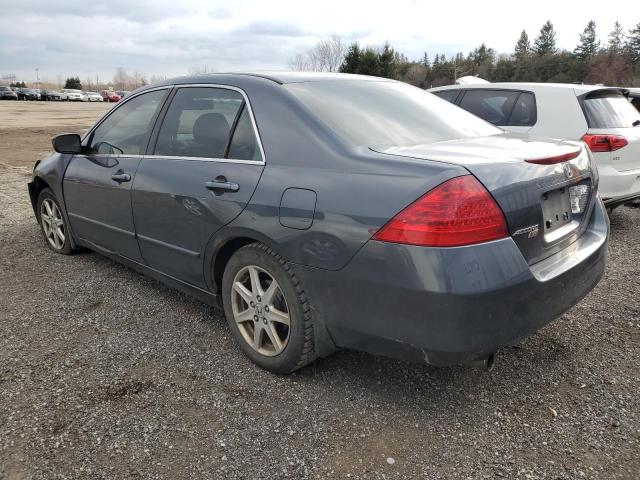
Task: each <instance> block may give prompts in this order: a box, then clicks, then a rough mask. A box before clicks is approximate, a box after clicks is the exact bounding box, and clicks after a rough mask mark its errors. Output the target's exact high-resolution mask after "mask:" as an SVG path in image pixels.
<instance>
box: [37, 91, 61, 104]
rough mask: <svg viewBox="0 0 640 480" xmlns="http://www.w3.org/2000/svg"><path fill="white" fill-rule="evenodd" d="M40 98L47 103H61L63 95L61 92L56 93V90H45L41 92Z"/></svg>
mask: <svg viewBox="0 0 640 480" xmlns="http://www.w3.org/2000/svg"><path fill="white" fill-rule="evenodd" d="M40 98H41V99H42V100H47V101H60V100H62V95H61V94H60V92H56V91H55V90H46V89H45V90H42V91H41V92H40Z"/></svg>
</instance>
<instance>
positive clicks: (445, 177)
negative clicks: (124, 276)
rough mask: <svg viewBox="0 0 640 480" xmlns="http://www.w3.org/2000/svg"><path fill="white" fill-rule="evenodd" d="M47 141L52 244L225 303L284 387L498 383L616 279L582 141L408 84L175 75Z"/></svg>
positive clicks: (44, 164) (39, 183) (308, 76)
mask: <svg viewBox="0 0 640 480" xmlns="http://www.w3.org/2000/svg"><path fill="white" fill-rule="evenodd" d="M53 145H54V148H55V150H56V153H54V154H52V155H51V156H49V157H48V158H46V159H44V160H42V161H40V162H38V163H37V164H36V166H35V168H34V172H33V178H32V181H31V182H30V183H29V194H30V197H31V200H32V203H33V207H34V211H35V212H36V217H37V220H38V222H39V224H40V226H41V229H42V233H43V237H44V241H45V243H46V245H47V246H48V247H49V248H50V249H51V250H53V251H54V252H57V253H62V254H70V253H72V252H73V251H74V250H75V249H76V248H80V247H86V248H89V249H92V250H95V251H97V252H101V253H103V254H104V255H107V256H109V257H110V258H113V259H115V260H117V261H120V262H122V263H125V264H127V265H129V266H131V267H133V268H136V269H138V270H140V271H142V272H145V273H146V274H148V275H150V276H153V277H154V278H157V279H160V280H162V281H164V282H166V283H167V284H169V285H173V286H174V287H177V288H180V289H182V290H184V291H187V292H189V293H191V294H193V295H197V296H198V298H200V299H202V300H203V301H206V302H209V303H210V304H212V305H219V306H222V307H223V308H224V312H225V315H226V318H227V322H228V324H229V328H230V330H231V332H232V335H233V337H234V338H235V340H236V341H237V343H238V344H239V346H240V348H241V349H242V351H243V352H244V353H245V354H246V355H247V356H248V357H249V358H251V360H253V361H254V362H255V363H256V364H258V365H260V366H261V367H263V368H265V369H268V370H270V371H272V372H277V373H289V372H292V371H294V370H296V369H298V368H301V367H303V366H304V365H306V364H308V363H309V362H311V361H312V360H313V359H314V358H316V357H318V356H325V355H328V354H329V353H331V352H332V351H334V350H335V349H336V348H341V347H344V348H354V349H358V350H364V351H369V352H372V353H376V354H384V355H389V356H394V357H400V358H404V359H408V360H415V361H418V362H422V363H429V364H434V365H449V364H455V363H464V362H475V363H482V364H483V365H485V366H489V365H491V363H492V359H493V354H494V352H495V351H496V349H498V348H499V347H500V346H502V345H505V344H509V343H512V342H515V341H517V340H519V339H521V338H523V337H524V336H526V335H528V334H531V333H532V332H534V331H536V330H537V329H539V328H541V327H542V326H543V325H545V324H547V323H548V322H550V321H552V320H553V319H554V318H557V317H558V316H560V315H562V314H563V313H564V312H565V311H567V310H568V309H570V308H571V307H572V306H573V305H575V304H576V303H577V302H578V301H580V300H581V299H582V298H583V297H584V296H585V295H586V294H587V293H588V292H589V291H591V289H592V288H593V287H594V286H595V285H596V284H597V283H598V281H599V279H600V278H601V276H602V274H603V271H604V268H605V262H606V249H607V238H608V232H609V226H608V218H607V215H606V213H605V211H604V206H603V204H602V201H601V199H600V198H599V197H598V195H597V193H598V176H597V174H596V172H595V171H594V170H593V168H592V162H591V153H590V152H589V150H588V149H587V148H586V146H585V145H584V144H583V143H582V142H567V141H559V140H556V141H551V140H548V141H541V140H535V139H531V138H523V137H521V136H519V135H514V134H509V133H505V132H503V131H502V130H500V129H498V128H496V127H494V126H493V125H490V124H489V123H487V122H485V121H483V120H481V119H479V118H478V117H476V116H474V115H471V114H469V113H468V112H465V111H464V110H462V109H460V108H457V107H455V106H453V105H451V104H449V103H447V102H443V101H441V100H440V99H438V98H437V97H435V96H434V95H431V94H428V93H426V92H424V91H423V90H421V89H418V88H416V87H412V86H410V85H407V84H405V83H401V82H397V81H393V80H387V79H381V78H376V77H368V76H357V75H345V74H318V73H316V74H314V73H270V74H268V75H265V74H260V75H258V74H251V73H246V74H211V75H198V76H192V77H181V78H178V79H174V80H167V81H163V82H161V83H158V84H155V85H153V86H149V87H144V88H141V89H139V90H136V91H134V92H132V93H131V94H130V95H128V96H127V97H125V99H124V100H123V101H122V102H121V103H119V104H118V105H117V106H115V107H114V108H113V109H112V110H111V111H110V112H109V113H108V114H107V115H106V116H105V117H103V118H102V119H101V120H100V121H98V123H97V124H96V125H95V126H94V127H93V128H91V129H90V130H89V132H88V133H87V134H86V135H85V136H84V137H83V138H81V137H80V136H79V135H76V134H64V135H59V136H57V137H56V138H54V140H53ZM100 293H101V292H100Z"/></svg>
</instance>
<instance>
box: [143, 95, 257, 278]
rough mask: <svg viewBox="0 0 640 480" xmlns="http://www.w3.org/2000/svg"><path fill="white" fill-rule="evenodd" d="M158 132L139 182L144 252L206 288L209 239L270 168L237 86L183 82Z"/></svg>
mask: <svg viewBox="0 0 640 480" xmlns="http://www.w3.org/2000/svg"><path fill="white" fill-rule="evenodd" d="M154 137H156V138H154V139H152V144H153V145H154V146H153V147H151V148H150V152H149V153H150V155H147V156H145V157H144V158H143V159H142V161H141V163H140V166H139V168H138V172H137V175H136V179H135V183H134V186H133V216H134V219H135V224H136V232H137V234H138V243H139V246H140V250H141V252H142V256H143V257H144V259H145V261H146V262H147V264H148V265H149V266H151V267H153V268H155V269H157V270H159V271H161V272H163V273H165V274H167V275H170V276H172V277H175V278H178V279H180V280H183V281H185V282H188V283H190V284H192V285H196V286H200V287H204V286H205V280H204V254H205V250H206V248H207V245H209V242H211V240H212V237H213V235H214V234H215V232H216V231H217V230H219V229H220V228H221V227H222V226H224V225H226V224H227V223H229V222H230V221H232V220H233V219H234V218H235V217H236V216H238V215H239V214H240V212H242V210H243V209H244V208H245V206H246V204H247V202H248V201H249V199H250V198H251V196H252V195H253V192H254V190H255V188H256V185H257V184H258V180H259V179H260V175H261V174H262V170H263V168H264V154H263V150H262V146H261V144H260V141H259V137H258V135H257V131H256V127H255V122H254V120H253V115H252V113H251V108H250V104H249V103H248V99H247V97H246V96H245V95H244V93H243V92H241V91H239V90H237V89H235V88H232V87H221V86H216V87H213V86H212V87H208V86H184V87H180V88H177V89H176V91H175V95H174V97H173V98H172V100H171V104H170V105H169V108H168V109H167V111H166V114H165V115H164V118H163V120H162V124H161V125H160V126H159V127H158V129H157V133H156V134H155V135H154Z"/></svg>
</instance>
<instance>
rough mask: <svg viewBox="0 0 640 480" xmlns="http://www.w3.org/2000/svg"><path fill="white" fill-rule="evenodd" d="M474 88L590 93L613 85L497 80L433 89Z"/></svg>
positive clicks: (433, 89) (435, 90)
mask: <svg viewBox="0 0 640 480" xmlns="http://www.w3.org/2000/svg"><path fill="white" fill-rule="evenodd" d="M462 88H463V89H465V90H466V89H472V88H484V89H487V88H489V89H490V88H505V89H509V90H532V91H541V90H555V89H571V90H574V91H575V92H576V93H588V92H592V91H594V90H600V89H607V88H611V87H604V86H602V85H580V84H573V83H541V82H496V83H486V84H478V85H475V84H474V85H446V86H443V87H434V88H432V89H430V90H431V91H434V92H437V91H441V90H455V89H462Z"/></svg>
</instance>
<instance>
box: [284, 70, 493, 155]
mask: <svg viewBox="0 0 640 480" xmlns="http://www.w3.org/2000/svg"><path fill="white" fill-rule="evenodd" d="M285 87H286V88H287V90H289V91H290V92H291V93H292V94H293V95H295V96H296V97H297V98H298V99H299V100H300V101H301V102H302V103H303V104H304V105H305V106H306V107H307V108H309V109H310V110H311V111H312V112H313V113H315V114H316V115H317V116H318V117H319V118H320V120H322V121H323V122H324V123H326V124H327V125H328V126H329V128H331V129H332V130H333V131H334V132H335V133H336V134H338V135H339V136H340V137H342V138H343V139H344V140H345V141H347V142H348V143H350V144H352V145H357V146H368V147H374V146H375V147H379V146H402V147H404V146H410V145H419V144H423V143H432V142H440V141H445V140H455V139H460V138H469V137H478V136H484V135H496V134H499V133H501V132H502V130H500V129H498V128H496V127H494V126H493V125H490V124H489V123H487V122H485V121H484V120H482V119H480V118H478V117H476V116H474V115H472V114H470V113H468V112H466V111H464V110H462V109H461V108H458V107H456V106H454V105H452V104H450V103H449V102H447V101H446V100H442V99H440V98H438V97H436V96H435V95H433V94H431V93H427V92H425V91H424V90H421V89H419V88H416V87H412V86H410V85H407V84H404V83H400V82H390V81H363V80H343V81H322V82H301V83H290V84H287V85H285Z"/></svg>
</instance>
